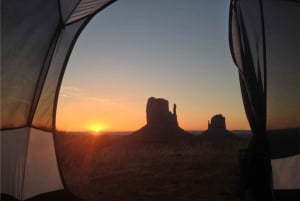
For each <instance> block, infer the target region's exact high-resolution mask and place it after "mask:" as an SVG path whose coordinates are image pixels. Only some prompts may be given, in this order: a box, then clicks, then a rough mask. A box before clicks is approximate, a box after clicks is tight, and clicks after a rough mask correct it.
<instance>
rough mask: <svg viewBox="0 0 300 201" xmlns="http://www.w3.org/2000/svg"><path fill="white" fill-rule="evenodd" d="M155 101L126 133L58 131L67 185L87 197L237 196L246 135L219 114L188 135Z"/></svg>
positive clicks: (221, 200)
mask: <svg viewBox="0 0 300 201" xmlns="http://www.w3.org/2000/svg"><path fill="white" fill-rule="evenodd" d="M157 104H158V105H160V104H161V103H158V102H156V101H154V103H153V104H152V105H151V103H150V104H149V101H148V104H147V108H148V109H147V125H145V126H144V127H142V128H141V129H139V130H138V131H136V132H134V133H133V134H130V135H91V134H80V135H78V134H72V133H58V134H57V135H56V142H57V143H56V145H57V149H58V152H57V153H58V160H59V163H60V166H61V170H62V173H63V175H64V179H65V181H66V184H67V186H68V187H69V189H70V190H71V191H72V192H76V195H77V196H78V197H80V198H83V199H85V200H88V201H98V200H103V201H120V200H122V201H129V200H141V201H153V200H157V201H160V200H164V201H166V200H182V201H184V200H186V201H188V200H200V201H201V200H205V201H208V200H209V201H210V200H211V201H217V200H218V201H226V200H228V201H229V200H230V201H235V200H236V201H237V200H239V182H240V177H239V176H240V164H239V152H240V150H243V149H246V147H247V145H248V143H249V140H250V136H247V135H244V136H243V135H235V134H233V133H231V132H229V131H227V130H226V127H225V118H224V117H222V116H221V115H216V116H215V119H214V118H212V122H211V125H210V126H209V128H208V130H207V131H205V132H203V133H202V134H201V135H192V134H190V133H188V132H186V131H184V130H182V129H181V128H180V127H179V126H178V122H177V119H176V118H174V117H176V116H175V115H176V109H175V111H173V113H171V112H169V111H167V112H169V113H166V114H165V115H162V114H161V113H164V112H165V111H164V109H162V110H161V109H159V111H157V108H164V107H160V106H157ZM163 104H164V103H163ZM153 105H154V106H153ZM175 108H176V107H175ZM167 109H168V108H167ZM153 111H154V112H153ZM159 113H160V115H158V114H159ZM157 115H158V116H160V117H163V119H160V120H159V121H157V119H158V116H157ZM170 118H171V119H173V120H170ZM222 118H224V125H222ZM154 119H155V121H154V122H153V120H154ZM219 120H221V121H220V122H221V124H220V125H218V121H219ZM166 122H168V123H166ZM220 122H219V123H220ZM218 126H221V127H218Z"/></svg>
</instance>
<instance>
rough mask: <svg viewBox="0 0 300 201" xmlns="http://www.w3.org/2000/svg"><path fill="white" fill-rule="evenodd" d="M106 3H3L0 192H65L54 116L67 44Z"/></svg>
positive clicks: (28, 194)
mask: <svg viewBox="0 0 300 201" xmlns="http://www.w3.org/2000/svg"><path fill="white" fill-rule="evenodd" d="M112 2H113V1H112V0H49V1H44V0H28V1H18V0H4V1H3V2H1V3H2V5H1V6H2V10H1V11H2V24H1V41H2V45H1V93H2V94H1V134H0V136H1V175H2V179H1V193H2V194H6V195H8V196H11V197H14V198H17V199H19V200H25V199H28V198H31V197H35V196H37V195H40V194H42V193H46V192H49V191H55V190H59V189H63V188H65V189H66V188H67V186H65V184H64V180H63V177H62V175H61V174H60V169H59V166H58V163H57V158H56V150H55V138H53V135H55V128H56V127H55V114H56V105H57V99H58V94H59V88H60V85H61V81H62V77H63V74H64V71H65V68H66V64H67V62H68V59H69V56H70V53H71V51H72V49H73V46H74V44H75V42H76V40H77V38H78V36H79V34H80V33H81V31H82V30H83V28H84V27H85V26H86V24H87V23H88V22H89V21H90V20H91V19H92V17H93V16H94V15H95V14H96V13H97V12H99V11H100V10H102V9H104V8H105V7H106V6H108V5H110V4H111V3H112Z"/></svg>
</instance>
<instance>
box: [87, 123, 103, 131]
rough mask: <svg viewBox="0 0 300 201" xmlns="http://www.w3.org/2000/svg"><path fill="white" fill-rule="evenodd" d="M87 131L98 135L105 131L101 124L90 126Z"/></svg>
mask: <svg viewBox="0 0 300 201" xmlns="http://www.w3.org/2000/svg"><path fill="white" fill-rule="evenodd" d="M89 129H90V130H91V131H93V132H95V133H100V132H101V131H103V130H105V126H104V125H102V124H92V125H91V126H90V127H89Z"/></svg>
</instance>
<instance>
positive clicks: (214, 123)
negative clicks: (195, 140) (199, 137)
mask: <svg viewBox="0 0 300 201" xmlns="http://www.w3.org/2000/svg"><path fill="white" fill-rule="evenodd" d="M210 122H211V123H209V122H208V130H210V129H219V130H226V123H225V117H223V116H222V115H221V114H217V115H215V116H213V117H212V118H211V121H210Z"/></svg>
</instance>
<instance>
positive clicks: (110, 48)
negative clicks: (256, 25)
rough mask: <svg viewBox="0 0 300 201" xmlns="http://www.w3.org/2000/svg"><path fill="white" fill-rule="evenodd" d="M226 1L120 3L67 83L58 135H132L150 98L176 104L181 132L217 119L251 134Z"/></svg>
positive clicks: (79, 46)
mask: <svg viewBox="0 0 300 201" xmlns="http://www.w3.org/2000/svg"><path fill="white" fill-rule="evenodd" d="M228 10H229V1H209V0H203V1H190V2H189V3H186V2H183V1H179V0H165V1H163V2H160V1H151V2H149V1H141V0H123V1H117V2H115V3H113V4H112V5H111V6H109V7H107V8H106V9H104V10H103V11H101V12H100V13H98V14H97V15H96V16H95V17H94V19H93V20H92V21H91V22H90V23H89V24H88V25H87V27H86V28H85V30H84V31H83V32H82V33H81V35H80V37H79V39H78V41H77V43H76V45H75V47H74V49H73V52H72V54H71V57H70V61H69V63H68V66H67V69H66V72H65V76H64V80H63V83H62V87H61V91H60V96H59V102H58V109H57V123H56V124H57V128H58V129H59V130H65V131H93V130H94V131H96V130H99V131H100V130H106V131H129V130H130V131H131V130H137V129H139V128H141V127H142V126H144V125H145V123H146V113H145V109H146V103H147V99H148V98H149V97H151V96H154V97H161V98H165V99H167V100H169V104H170V105H169V107H171V106H172V104H173V103H176V105H177V107H178V110H177V114H178V122H179V125H180V126H181V127H182V128H183V129H186V130H205V129H206V128H207V121H208V120H210V118H211V117H212V116H213V115H215V114H223V115H224V116H225V117H226V123H227V127H228V129H230V130H249V124H248V122H247V119H246V115H245V112H244V109H243V104H242V97H241V94H240V88H239V80H238V73H237V69H236V67H235V66H234V64H233V61H232V58H231V55H230V51H229V45H228V12H229V11H228Z"/></svg>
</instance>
